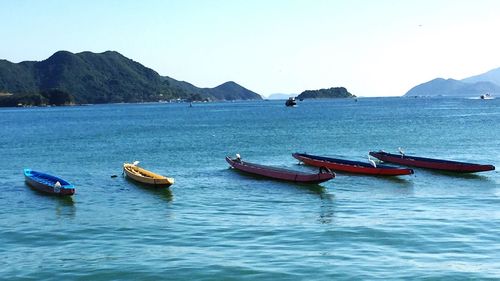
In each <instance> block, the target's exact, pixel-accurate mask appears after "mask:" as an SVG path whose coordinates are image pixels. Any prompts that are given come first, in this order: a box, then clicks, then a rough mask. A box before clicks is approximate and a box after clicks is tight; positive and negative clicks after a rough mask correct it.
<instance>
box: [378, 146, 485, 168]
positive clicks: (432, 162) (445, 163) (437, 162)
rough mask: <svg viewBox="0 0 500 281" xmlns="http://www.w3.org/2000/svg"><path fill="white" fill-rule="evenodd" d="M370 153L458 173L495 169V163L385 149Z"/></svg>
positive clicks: (409, 164)
mask: <svg viewBox="0 0 500 281" xmlns="http://www.w3.org/2000/svg"><path fill="white" fill-rule="evenodd" d="M370 155H371V156H373V157H375V158H377V159H379V160H381V161H384V162H390V163H395V164H400V165H405V166H411V167H418V168H426V169H433V170H441V171H449V172H456V173H475V172H484V171H491V170H495V166H493V165H482V164H474V163H466V162H458V161H450V160H442V159H432V158H424V157H415V156H408V155H404V154H391V153H387V152H385V151H378V152H374V151H372V152H370Z"/></svg>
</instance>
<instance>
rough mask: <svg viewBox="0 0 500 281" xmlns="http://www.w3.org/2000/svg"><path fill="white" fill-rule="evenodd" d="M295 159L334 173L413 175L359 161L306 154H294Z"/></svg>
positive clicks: (389, 167) (407, 171)
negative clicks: (325, 168)
mask: <svg viewBox="0 0 500 281" xmlns="http://www.w3.org/2000/svg"><path fill="white" fill-rule="evenodd" d="M292 156H293V157H295V158H297V159H298V160H299V161H301V162H303V163H304V164H307V165H311V166H315V167H327V168H329V169H332V170H333V171H341V172H347V173H354V174H363V175H377V176H401V175H411V174H413V170H412V169H407V168H397V167H392V166H387V165H375V163H372V164H369V163H364V162H358V161H349V160H343V159H336V158H330V157H322V156H316V155H310V154H305V153H294V154H292Z"/></svg>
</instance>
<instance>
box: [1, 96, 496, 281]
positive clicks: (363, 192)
mask: <svg viewBox="0 0 500 281" xmlns="http://www.w3.org/2000/svg"><path fill="white" fill-rule="evenodd" d="M499 105H500V100H499V99H496V100H487V101H484V100H468V99H402V98H373V99H372V98H367V99H359V100H358V102H354V101H353V100H328V101H304V102H301V103H299V106H298V107H296V108H286V107H285V106H284V102H283V101H262V102H236V103H207V104H195V105H194V106H193V107H192V108H189V107H188V106H187V105H186V104H134V105H96V106H83V107H53V108H22V109H17V108H15V109H14V108H10V109H5V108H4V109H0V129H1V131H0V154H1V156H2V157H1V159H2V173H1V175H0V187H1V192H0V245H1V246H0V257H1V258H0V279H6V280H15V279H22V280H41V279H44V280H63V279H66V280H332V279H351V280H356V279H366V280H388V279H411V280H419V279H422V280H470V279H491V280H494V279H496V280H498V279H500V255H499V254H498V253H500V232H499V229H500V211H499V207H498V206H500V175H499V172H498V170H497V171H493V172H486V173H478V174H476V175H450V174H443V173H437V172H432V171H427V170H421V169H416V173H415V175H412V176H401V177H396V178H381V177H364V176H356V175H348V174H337V177H336V178H335V179H333V180H331V181H329V182H326V183H323V184H321V185H319V186H310V185H299V184H293V183H286V182H276V181H271V180H267V179H262V178H255V177H249V176H247V175H244V174H241V173H238V172H235V171H234V170H231V169H228V165H227V163H226V162H225V161H224V157H225V156H226V155H234V154H235V153H239V154H241V155H242V157H243V159H245V160H247V161H250V162H256V163H262V164H269V165H276V166H283V167H288V168H293V169H297V170H303V171H314V169H313V168H311V167H307V166H303V165H297V161H296V160H295V159H294V158H292V157H291V153H292V152H296V151H298V152H308V153H312V154H320V155H327V156H335V157H343V158H348V159H352V160H366V158H367V154H368V151H370V150H379V149H384V150H386V151H392V152H396V151H397V147H403V148H404V149H405V150H406V152H407V154H416V155H421V156H428V157H436V158H447V159H451V160H464V161H469V162H477V163H489V164H493V165H495V166H497V169H498V167H499V166H500V150H499V148H500V137H499V136H500V128H499V126H498V124H499V121H500V106H499ZM134 160H140V161H141V165H142V166H143V167H144V168H147V169H150V170H152V171H155V172H158V173H160V174H164V175H166V176H172V177H174V178H175V180H176V182H175V184H174V185H173V186H172V187H170V188H169V189H167V190H151V189H148V188H144V187H142V186H138V185H137V184H134V183H133V182H130V181H128V180H127V179H125V178H123V177H122V176H121V165H122V163H123V162H131V161H134ZM23 168H32V169H34V170H39V171H43V172H48V173H51V174H54V175H57V176H61V177H63V178H64V179H66V180H68V181H70V182H71V183H73V184H74V185H75V186H76V189H77V194H76V195H75V196H73V198H72V199H68V198H57V197H52V196H46V195H43V194H40V193H38V192H36V191H34V190H32V189H30V188H29V187H28V186H26V185H25V183H24V179H23V173H22V171H23ZM111 175H118V177H116V178H111Z"/></svg>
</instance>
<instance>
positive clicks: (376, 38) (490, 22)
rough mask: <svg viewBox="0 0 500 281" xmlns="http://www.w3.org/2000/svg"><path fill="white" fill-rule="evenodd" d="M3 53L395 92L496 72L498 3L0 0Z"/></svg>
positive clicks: (265, 89)
mask: <svg viewBox="0 0 500 281" xmlns="http://www.w3.org/2000/svg"><path fill="white" fill-rule="evenodd" d="M0 23H1V25H0V58H2V59H7V60H9V61H12V62H20V61H24V60H43V59H46V58H47V57H49V56H50V55H51V54H53V53H54V52H56V51H58V50H68V51H71V52H74V53H77V52H81V51H92V52H103V51H106V50H114V51H118V52H120V53H122V54H123V55H125V56H127V57H129V58H131V59H133V60H135V61H138V62H140V63H142V64H143V65H145V66H147V67H150V68H152V69H154V70H156V71H157V72H158V73H159V74H161V75H168V76H170V77H173V78H175V79H178V80H185V81H188V82H191V83H193V84H195V85H196V86H200V87H214V86H216V85H218V84H221V83H223V82H226V81H230V80H231V81H235V82H237V83H239V84H241V85H243V86H245V87H247V88H249V89H251V90H253V91H255V92H257V93H259V94H261V95H264V96H267V95H269V94H272V93H300V92H302V91H303V90H306V89H319V88H327V87H333V86H344V87H346V88H347V89H348V90H349V91H350V92H352V93H353V94H356V95H358V96H399V95H402V94H404V93H405V92H406V91H408V90H409V89H410V88H411V87H413V86H415V85H416V84H419V83H422V82H426V81H428V80H431V79H433V78H436V77H443V78H450V77H451V78H456V79H461V78H465V77H468V76H471V75H475V74H480V73H482V72H486V71H488V70H490V69H493V68H497V67H500V1H496V0H492V1H487V0H475V1H472V0H467V1H461V0H453V1H451V0H449V1H448V0H430V1H427V0H415V1H410V0H405V1H402V0H397V1H396V0H349V1H348V0H346V1H335V0H327V1H321V0H304V1H293V0H289V1H280V0H265V1H259V0H254V1H251V0H203V1H202V0H179V1H176V0H164V1H123V0H120V1H118V0H116V1H114V0H100V1H97V0H85V1H79V0H70V1H63V0H60V1H53V0H52V1H51V0H44V1H37V0H32V1H26V0H15V1H14V0H0Z"/></svg>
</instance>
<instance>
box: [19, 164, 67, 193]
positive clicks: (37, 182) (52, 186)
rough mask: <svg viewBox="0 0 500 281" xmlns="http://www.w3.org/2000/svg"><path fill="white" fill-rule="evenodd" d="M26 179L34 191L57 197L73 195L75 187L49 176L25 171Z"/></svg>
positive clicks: (28, 170) (29, 170)
mask: <svg viewBox="0 0 500 281" xmlns="http://www.w3.org/2000/svg"><path fill="white" fill-rule="evenodd" d="M24 179H25V181H26V183H27V184H28V185H30V186H31V187H32V188H33V189H36V190H38V191H41V192H45V193H48V194H55V195H73V194H75V187H74V186H73V185H72V184H70V183H69V182H67V181H65V180H63V179H61V178H58V177H56V176H52V175H49V174H45V173H41V172H37V171H33V170H31V169H24Z"/></svg>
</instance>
